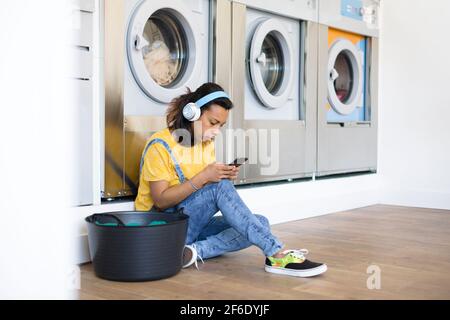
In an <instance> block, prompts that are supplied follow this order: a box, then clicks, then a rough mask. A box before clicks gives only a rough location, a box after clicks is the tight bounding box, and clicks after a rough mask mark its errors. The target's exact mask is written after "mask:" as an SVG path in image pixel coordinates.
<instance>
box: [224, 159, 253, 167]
mask: <svg viewBox="0 0 450 320" xmlns="http://www.w3.org/2000/svg"><path fill="white" fill-rule="evenodd" d="M247 160H248V158H236V159H234V161H233V162H232V163H229V164H228V165H229V166H235V167H239V166H241V165H243V164H244V162H246V161H247Z"/></svg>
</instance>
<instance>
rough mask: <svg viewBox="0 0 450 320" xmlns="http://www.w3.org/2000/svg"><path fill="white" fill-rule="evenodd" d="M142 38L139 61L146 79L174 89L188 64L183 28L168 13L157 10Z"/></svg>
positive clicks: (146, 25) (146, 26)
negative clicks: (140, 59) (148, 78)
mask: <svg viewBox="0 0 450 320" xmlns="http://www.w3.org/2000/svg"><path fill="white" fill-rule="evenodd" d="M143 38H144V39H145V45H144V46H142V49H141V50H142V58H143V59H144V64H145V67H146V70H147V72H148V74H149V76H150V77H151V78H152V79H153V80H154V81H155V82H156V83H157V84H158V85H160V86H162V87H164V88H171V87H173V86H175V85H176V84H177V83H178V82H179V80H180V79H181V78H182V77H183V75H184V72H185V71H186V64H187V63H188V60H189V59H188V57H189V47H188V45H187V43H186V35H185V31H184V29H183V27H182V25H181V24H180V23H179V21H178V20H177V19H176V17H175V16H173V15H172V14H170V12H168V11H164V10H158V11H156V12H155V13H154V14H152V15H151V16H150V18H149V19H148V20H147V22H146V24H145V27H144V32H143ZM136 41H137V40H136Z"/></svg>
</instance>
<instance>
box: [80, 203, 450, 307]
mask: <svg viewBox="0 0 450 320" xmlns="http://www.w3.org/2000/svg"><path fill="white" fill-rule="evenodd" d="M272 230H273V233H274V234H275V235H277V236H278V237H279V238H280V239H281V240H282V241H283V242H284V243H285V244H286V247H287V248H308V249H309V250H310V254H309V255H308V258H309V259H311V260H313V261H320V262H325V263H326V264H327V265H328V272H327V273H325V274H324V275H321V276H319V277H316V278H308V279H302V278H293V277H287V276H280V275H274V274H269V273H267V272H265V271H264V268H263V264H264V257H263V255H262V254H261V252H260V250H259V249H258V248H256V247H251V248H249V249H246V250H243V251H240V252H235V253H231V254H227V255H224V256H222V257H219V258H215V259H210V260H208V261H206V262H205V264H204V265H201V266H200V271H198V270H196V269H195V268H189V269H187V270H186V269H183V270H182V271H181V272H180V273H179V274H178V275H176V276H174V277H172V278H169V279H166V280H160V281H154V282H144V283H119V282H111V281H105V280H101V279H99V278H96V277H95V275H94V274H93V270H92V265H91V264H87V265H84V266H82V268H81V290H80V291H79V297H80V299H450V211H445V210H432V209H419V208H406V207H395V206H386V205H377V206H371V207H366V208H360V209H356V210H350V211H345V212H340V213H336V214H330V215H326V216H322V217H316V218H310V219H305V220H299V221H295V222H290V223H284V224H279V225H275V226H273V227H272ZM371 265H376V266H378V267H379V268H380V270H381V278H380V279H381V282H380V283H381V288H380V289H378V290H377V289H372V290H369V289H368V288H367V279H368V277H369V276H370V275H369V274H368V273H367V268H368V267H369V266H371Z"/></svg>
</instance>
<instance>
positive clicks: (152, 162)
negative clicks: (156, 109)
mask: <svg viewBox="0 0 450 320" xmlns="http://www.w3.org/2000/svg"><path fill="white" fill-rule="evenodd" d="M156 138H159V139H161V140H164V141H165V142H166V143H167V144H168V145H169V147H170V149H171V150H172V153H173V155H174V157H175V158H176V160H177V161H178V164H179V165H180V167H181V171H182V172H183V174H184V176H185V178H186V179H191V178H192V177H193V176H195V175H196V174H197V173H199V172H200V171H202V170H203V169H204V168H205V167H206V166H207V165H208V164H210V163H212V162H214V161H216V155H215V148H214V142H213V141H208V142H203V143H198V144H196V145H194V146H192V147H184V146H182V145H180V144H179V143H177V142H176V141H175V139H174V138H173V136H172V134H171V132H170V131H169V128H166V129H163V130H161V131H158V132H156V133H155V134H153V135H152V136H151V137H150V139H149V140H148V142H147V144H148V143H149V142H150V141H151V140H153V139H156ZM144 150H145V148H144ZM161 180H165V181H168V182H169V187H173V186H175V185H177V184H180V181H179V178H178V175H177V173H176V170H175V163H174V162H173V161H172V158H171V156H170V154H169V152H168V151H167V149H166V148H165V147H164V146H163V145H162V144H161V143H154V144H153V145H152V146H150V147H149V148H148V150H147V154H146V155H145V158H144V164H143V166H142V172H141V176H140V177H139V189H138V195H137V197H136V200H135V201H134V204H135V207H136V210H137V211H149V210H150V209H151V208H152V206H153V200H152V197H151V193H150V181H161Z"/></svg>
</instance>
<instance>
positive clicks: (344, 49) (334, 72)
mask: <svg viewBox="0 0 450 320" xmlns="http://www.w3.org/2000/svg"><path fill="white" fill-rule="evenodd" d="M328 72H329V75H328V77H329V78H328V101H329V102H330V105H331V107H332V108H333V109H334V110H335V111H336V112H337V113H339V114H341V115H348V114H351V113H352V112H353V111H354V110H355V108H356V107H357V104H358V101H359V99H360V97H361V95H362V93H363V92H362V90H363V74H362V61H361V58H360V55H359V54H358V51H357V49H356V47H355V46H354V45H353V43H352V42H350V41H348V40H344V39H341V40H338V41H337V42H336V43H335V44H334V45H333V46H332V47H331V49H330V52H329V61H328Z"/></svg>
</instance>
